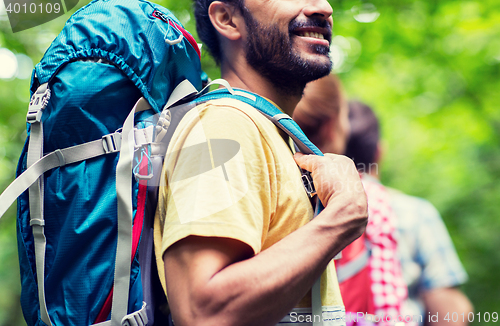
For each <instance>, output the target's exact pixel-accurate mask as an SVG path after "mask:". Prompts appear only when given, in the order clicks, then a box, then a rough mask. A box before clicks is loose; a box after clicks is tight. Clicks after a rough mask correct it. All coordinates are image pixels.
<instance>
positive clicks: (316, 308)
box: [311, 276, 323, 326]
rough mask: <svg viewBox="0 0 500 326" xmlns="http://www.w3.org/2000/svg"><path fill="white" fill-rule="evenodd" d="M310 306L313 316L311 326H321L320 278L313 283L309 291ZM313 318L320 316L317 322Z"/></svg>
mask: <svg viewBox="0 0 500 326" xmlns="http://www.w3.org/2000/svg"><path fill="white" fill-rule="evenodd" d="M311 306H312V316H313V326H322V325H323V304H322V303H321V276H320V277H319V278H318V279H317V280H316V282H314V285H313V287H312V289H311ZM315 316H320V318H319V321H318V320H317V319H316V318H315Z"/></svg>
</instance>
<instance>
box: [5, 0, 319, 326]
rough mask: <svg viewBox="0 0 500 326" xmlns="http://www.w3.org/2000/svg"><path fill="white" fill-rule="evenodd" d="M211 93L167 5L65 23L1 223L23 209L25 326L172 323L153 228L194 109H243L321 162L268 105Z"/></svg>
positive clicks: (136, 5) (100, 8) (86, 14)
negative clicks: (177, 139)
mask: <svg viewBox="0 0 500 326" xmlns="http://www.w3.org/2000/svg"><path fill="white" fill-rule="evenodd" d="M206 80H207V76H206V75H205V74H204V73H203V72H202V70H201V64H200V50H199V47H198V44H197V43H196V41H195V40H194V38H193V37H192V36H191V35H190V34H189V33H188V32H187V31H186V30H184V28H183V27H182V26H181V24H180V22H179V21H178V20H177V19H176V18H175V17H174V16H173V15H172V13H171V12H170V11H168V10H167V9H165V8H163V7H161V6H159V5H156V4H153V3H150V2H148V1H145V0H94V1H92V2H91V3H90V4H89V5H87V6H85V7H84V8H82V9H80V10H78V11H77V12H76V13H75V14H74V15H73V16H72V17H71V18H70V19H69V20H68V22H67V23H66V25H65V27H64V28H63V30H62V31H61V33H60V34H59V35H58V37H57V38H56V39H55V40H54V42H53V43H52V45H51V46H50V47H49V49H48V50H47V52H46V53H45V55H44V57H43V58H42V60H41V62H40V63H38V64H37V65H36V67H35V69H34V72H33V77H32V82H31V94H32V98H31V102H30V105H29V110H28V114H27V129H28V136H27V140H26V144H25V146H24V149H23V151H22V154H21V157H20V160H19V164H18V168H17V176H18V177H17V179H16V180H15V181H14V182H13V183H12V184H11V185H10V186H9V187H8V188H7V189H6V190H5V191H4V193H3V194H2V195H0V202H1V203H2V205H1V207H0V217H1V216H2V215H3V214H4V213H5V211H6V210H7V208H8V207H10V205H11V204H12V203H13V202H14V201H15V200H16V199H18V205H17V206H18V213H17V239H18V247H19V262H20V268H21V283H22V293H21V305H22V309H23V314H24V317H25V320H26V322H27V324H28V325H30V326H31V325H85V326H86V325H94V324H97V325H103V326H107V325H114V326H118V325H139V326H145V325H153V324H154V323H155V321H156V323H157V324H160V323H161V324H164V323H166V320H165V319H164V314H162V313H159V309H158V307H159V306H160V305H161V303H164V302H166V298H165V297H164V294H163V290H162V288H161V285H160V284H159V280H158V278H157V277H158V276H157V271H156V265H155V259H154V254H153V236H152V232H153V228H152V224H153V223H152V221H153V217H154V213H155V211H156V204H157V196H158V184H159V177H160V172H161V168H162V165H163V157H164V155H165V153H166V149H167V146H168V141H169V139H170V137H171V136H172V134H173V132H174V130H175V127H176V126H177V124H178V123H179V121H180V119H182V117H183V116H184V114H185V113H186V112H188V111H189V110H190V109H191V108H193V107H194V106H196V105H198V104H200V103H201V102H204V101H208V100H212V99H217V98H221V97H232V98H236V99H239V100H241V101H243V102H246V103H248V104H250V105H253V106H254V107H256V108H257V109H259V110H260V111H261V112H262V113H263V114H265V115H266V116H267V117H268V118H269V119H271V121H273V122H274V123H275V124H276V125H277V126H278V127H280V128H281V129H283V130H284V131H285V132H287V133H288V134H289V135H290V136H291V137H292V138H293V139H294V141H295V143H296V145H297V146H298V148H299V149H300V150H301V151H302V152H304V153H315V154H318V155H322V154H321V152H320V151H319V150H318V149H317V148H316V147H315V146H314V145H313V144H312V143H310V141H309V140H308V139H307V137H306V136H305V135H304V134H303V133H302V131H301V130H300V128H299V127H298V126H297V125H296V124H295V123H294V122H293V120H291V118H290V117H289V116H287V115H285V114H283V113H282V112H281V111H279V110H278V109H277V108H276V107H275V106H274V105H273V104H271V103H270V102H268V101H267V100H265V99H263V98H262V97H260V96H258V95H256V94H251V93H249V92H246V91H242V90H233V89H232V88H231V87H230V86H229V85H226V86H227V89H225V90H216V91H213V92H210V93H206V91H205V90H204V89H202V86H203V84H204V83H205V82H206ZM218 82H220V83H222V84H225V81H222V80H219V81H218ZM205 89H206V88H205ZM303 178H304V183H305V185H306V189H307V190H308V192H309V193H310V194H311V196H312V195H313V193H314V188H313V186H312V182H311V180H310V178H309V176H308V174H307V173H304V175H303Z"/></svg>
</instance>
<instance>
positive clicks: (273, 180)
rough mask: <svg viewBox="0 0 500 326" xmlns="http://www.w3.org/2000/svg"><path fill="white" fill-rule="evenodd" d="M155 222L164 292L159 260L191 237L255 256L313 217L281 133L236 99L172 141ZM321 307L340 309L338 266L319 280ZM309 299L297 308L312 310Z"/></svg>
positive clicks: (187, 120) (186, 121)
mask: <svg viewBox="0 0 500 326" xmlns="http://www.w3.org/2000/svg"><path fill="white" fill-rule="evenodd" d="M162 182H164V183H163V184H162V185H161V187H160V196H159V202H158V210H157V213H156V218H155V230H154V235H155V238H154V240H155V251H156V255H157V257H156V259H157V263H158V269H159V273H160V279H161V281H162V284H163V287H164V289H165V276H164V267H163V266H164V265H163V259H162V257H163V253H164V252H165V250H166V249H167V248H168V247H169V246H171V245H172V244H174V243H175V242H177V241H179V240H181V239H183V238H185V237H187V236H189V235H197V236H207V237H225V238H232V239H237V240H239V241H242V242H244V243H246V244H248V245H249V246H250V247H251V248H252V249H253V251H254V253H255V254H258V253H259V252H261V251H263V250H266V249H267V248H269V247H271V246H272V245H273V244H275V243H276V242H278V241H279V240H281V239H282V238H284V237H286V236H287V235H288V234H290V233H291V232H293V231H295V230H297V229H298V228H300V227H301V226H303V225H304V224H306V223H307V222H308V221H310V220H311V218H312V217H313V210H312V206H311V204H310V202H309V198H308V196H307V194H306V192H305V189H304V186H303V184H302V180H301V173H300V171H299V169H298V167H297V164H296V163H295V161H294V159H293V154H292V151H291V149H290V147H288V145H287V143H286V142H285V141H284V140H283V138H282V137H281V135H280V133H279V131H278V128H277V127H276V126H275V125H274V124H273V123H272V122H271V121H269V120H268V119H267V118H266V117H265V116H264V115H262V114H261V113H260V112H258V111H257V110H256V109H255V108H253V107H251V106H250V105H248V104H245V103H243V102H241V101H238V100H234V99H218V100H214V101H209V102H206V103H203V104H200V105H198V106H197V107H195V108H194V109H192V110H191V111H189V112H188V113H187V114H186V116H185V117H184V118H183V119H182V120H181V122H180V124H179V126H178V127H177V128H176V131H175V133H174V135H173V137H172V140H171V141H170V144H169V148H168V151H167V155H166V158H165V162H164V167H163V172H162ZM321 288H322V291H321V292H322V304H323V306H342V305H343V304H342V299H341V296H340V290H339V287H338V282H337V277H336V272H335V267H334V264H333V262H332V263H330V264H329V266H328V268H327V270H326V271H325V273H323V276H322V282H321ZM310 306H311V298H310V294H308V295H306V296H305V297H304V298H303V300H302V301H301V302H300V304H299V305H298V307H310Z"/></svg>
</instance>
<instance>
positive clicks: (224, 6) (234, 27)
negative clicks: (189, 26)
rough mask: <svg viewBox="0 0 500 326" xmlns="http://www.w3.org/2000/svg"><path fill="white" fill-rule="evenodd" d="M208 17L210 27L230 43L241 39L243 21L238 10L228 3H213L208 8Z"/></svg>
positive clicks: (243, 26)
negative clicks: (210, 23)
mask: <svg viewBox="0 0 500 326" xmlns="http://www.w3.org/2000/svg"><path fill="white" fill-rule="evenodd" d="M208 15H209V17H210V21H211V22H212V25H213V26H214V28H215V29H216V30H217V32H219V34H220V35H221V36H223V37H225V38H227V39H229V40H231V41H236V40H238V39H240V38H241V36H242V32H243V30H242V28H245V20H244V19H243V16H242V15H241V13H240V11H239V9H237V8H236V7H234V6H233V5H231V4H228V3H224V2H221V1H214V2H212V3H211V4H210V7H209V8H208Z"/></svg>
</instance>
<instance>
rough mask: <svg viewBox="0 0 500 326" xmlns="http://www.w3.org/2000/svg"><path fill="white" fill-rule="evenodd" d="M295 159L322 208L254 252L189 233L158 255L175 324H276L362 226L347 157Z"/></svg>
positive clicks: (361, 204)
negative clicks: (310, 181) (310, 178)
mask: <svg viewBox="0 0 500 326" xmlns="http://www.w3.org/2000/svg"><path fill="white" fill-rule="evenodd" d="M296 160H297V162H298V164H299V165H300V166H301V167H303V168H306V169H307V170H310V171H311V172H312V175H313V178H314V180H315V185H316V187H317V189H318V195H319V196H320V199H321V200H322V202H323V203H327V204H326V208H325V210H324V211H323V212H322V213H321V214H320V215H318V217H317V218H315V219H314V220H313V221H311V222H310V223H308V224H306V225H305V226H303V227H302V228H300V229H298V230H297V231H295V232H293V233H291V234H290V235H288V236H287V237H285V238H284V239H282V240H281V241H279V242H278V243H276V244H275V245H273V246H272V247H270V248H268V249H267V250H265V251H263V252H261V253H259V254H258V255H255V256H253V257H250V256H251V253H252V251H251V249H250V247H248V246H247V245H246V244H244V243H242V242H239V241H237V240H231V239H225V238H203V237H193V236H191V237H188V238H186V239H183V240H180V241H178V242H177V243H176V244H174V245H173V246H171V247H170V248H169V249H168V250H167V251H166V252H165V254H164V258H163V259H164V262H165V275H166V279H167V293H168V297H169V303H170V306H171V310H172V313H173V318H174V320H175V323H176V325H178V326H183V325H241V326H243V325H275V324H276V323H278V322H279V321H280V319H281V318H282V317H283V316H284V315H286V313H287V312H289V311H290V310H291V309H292V308H293V307H294V306H295V305H296V304H297V303H298V302H299V301H300V299H301V298H302V297H303V296H304V295H305V294H306V293H307V291H308V290H309V289H310V288H311V286H312V285H313V283H314V281H315V280H316V279H317V278H318V277H320V275H321V273H322V272H323V271H324V269H325V268H326V266H327V265H328V263H329V262H330V261H331V259H333V257H334V256H335V255H336V254H337V253H338V252H339V251H341V250H342V249H343V248H344V247H345V246H346V245H348V244H349V243H350V242H352V241H353V240H354V239H356V238H357V237H359V236H360V235H361V233H362V232H363V231H364V228H365V226H366V221H367V220H366V218H367V212H366V210H367V207H366V197H365V195H364V192H363V191H362V189H363V188H362V186H361V182H360V180H359V176H358V175H357V172H356V170H355V168H354V164H353V163H352V161H350V160H349V159H347V158H345V157H342V156H337V155H331V156H329V157H323V158H321V157H316V156H308V157H306V156H301V155H298V156H297V158H296ZM335 171H337V172H339V171H343V172H345V173H344V174H341V173H335ZM348 184H349V187H348V186H347V185H348ZM340 185H342V188H343V189H342V191H341V189H339V186H340ZM336 187H337V188H336ZM348 189H350V190H348ZM355 189H356V190H355Z"/></svg>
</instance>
